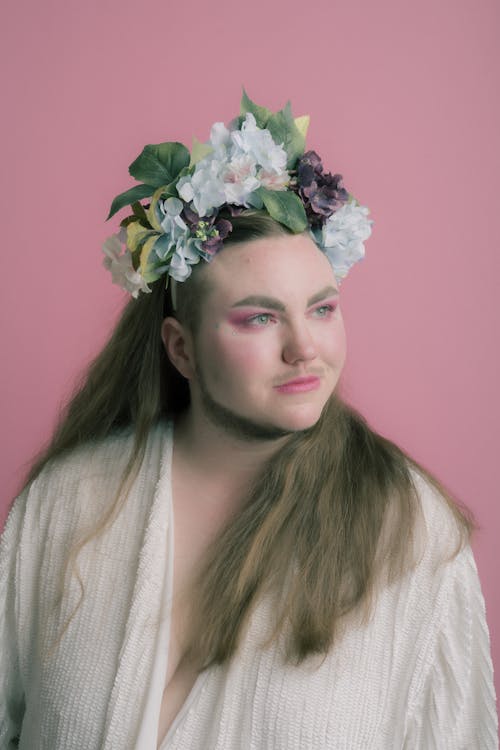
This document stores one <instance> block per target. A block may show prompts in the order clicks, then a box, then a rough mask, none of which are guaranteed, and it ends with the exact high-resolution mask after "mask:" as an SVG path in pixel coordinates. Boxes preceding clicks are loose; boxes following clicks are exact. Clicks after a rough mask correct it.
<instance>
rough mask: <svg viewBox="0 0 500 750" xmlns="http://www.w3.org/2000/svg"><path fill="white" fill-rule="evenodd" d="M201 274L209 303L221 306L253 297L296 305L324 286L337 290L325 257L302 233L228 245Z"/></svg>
mask: <svg viewBox="0 0 500 750" xmlns="http://www.w3.org/2000/svg"><path fill="white" fill-rule="evenodd" d="M204 275H205V276H206V279H207V281H208V282H209V284H208V288H209V290H210V292H209V295H208V297H209V300H210V301H212V303H213V302H214V301H218V302H219V303H220V304H224V305H226V304H234V303H235V302H236V301H238V300H239V299H241V298H244V297H246V296H250V295H255V294H261V295H266V296H271V297H276V298H277V299H280V300H283V301H284V302H286V301H287V300H290V302H293V301H297V302H300V301H301V300H303V299H306V298H308V297H310V296H311V295H313V294H314V293H317V292H318V291H319V290H320V289H322V288H323V287H325V286H327V285H328V286H330V285H331V286H333V287H335V288H337V283H336V281H335V276H334V273H333V269H332V267H331V265H330V263H329V262H328V259H327V257H326V255H325V254H324V253H323V252H322V251H321V250H319V248H318V247H317V246H316V245H315V243H314V242H313V241H312V239H311V238H310V237H308V236H306V235H302V234H301V235H282V236H279V237H265V238H261V239H258V240H252V241H250V242H244V243H241V244H237V245H232V246H231V245H229V246H228V247H227V248H225V249H223V250H222V251H221V252H220V253H218V254H217V255H216V256H215V258H214V259H213V260H212V262H211V263H209V264H208V266H207V267H206V269H205V274H204ZM207 301H208V300H207Z"/></svg>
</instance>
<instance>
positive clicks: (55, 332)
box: [0, 0, 500, 690]
mask: <svg viewBox="0 0 500 750" xmlns="http://www.w3.org/2000/svg"><path fill="white" fill-rule="evenodd" d="M198 6H199V7H198V8H195V7H193V4H192V3H182V2H181V3H178V4H174V2H172V0H170V2H169V0H164V1H163V2H159V0H142V2H137V1H136V0H134V2H131V1H130V0H86V2H76V1H75V0H45V2H36V1H35V0H28V1H26V0H19V2H17V3H15V4H14V3H11V4H10V5H9V8H8V10H7V11H4V20H3V32H4V39H3V41H2V45H1V50H2V52H1V53H2V54H3V55H4V56H5V60H4V64H3V65H2V66H1V67H2V70H3V73H2V75H3V76H5V80H4V81H2V92H3V96H2V99H3V101H2V105H3V117H2V126H1V127H2V129H3V130H4V133H3V138H2V142H3V144H4V145H5V146H6V148H5V150H4V154H3V159H2V173H3V175H4V178H5V180H4V182H5V193H4V195H3V196H2V202H1V206H2V210H3V216H4V218H3V220H2V221H3V230H2V233H3V237H4V240H3V252H4V263H3V273H4V279H5V283H3V287H2V294H1V297H0V304H1V305H2V308H4V309H3V314H2V320H3V325H4V331H3V335H2V340H3V357H2V359H3V366H2V388H1V393H2V397H3V399H4V403H3V404H2V424H3V431H4V434H3V436H2V445H3V449H2V468H1V471H2V479H3V481H2V483H1V486H2V497H1V503H2V514H1V515H2V516H3V515H4V514H5V509H6V506H7V503H8V501H9V499H10V498H11V496H12V495H13V493H14V492H15V490H16V487H17V486H18V483H19V481H20V479H21V477H22V474H23V470H24V467H25V464H26V462H27V461H28V460H29V458H30V457H31V456H32V454H33V453H34V451H36V450H37V448H38V447H39V446H40V444H41V442H42V441H43V440H44V439H46V438H47V436H48V435H49V432H50V429H51V427H52V425H53V423H54V420H55V417H56V415H57V412H58V408H59V404H60V402H61V397H62V396H63V395H64V394H68V392H69V391H70V389H71V387H72V384H73V383H74V381H75V377H76V375H77V373H79V372H80V370H81V369H82V367H84V366H85V365H86V364H87V363H88V361H89V359H90V358H91V357H92V355H93V354H94V353H95V352H96V351H97V349H98V348H99V347H100V345H101V344H102V343H103V341H104V339H105V337H106V335H107V333H108V331H109V330H110V328H111V326H112V324H113V321H114V320H115V318H116V316H117V313H118V311H119V309H120V306H121V304H122V296H121V293H120V291H119V290H117V288H116V287H112V286H111V284H110V281H109V279H108V275H107V273H106V272H105V271H104V270H103V269H102V267H101V254H100V245H101V242H102V240H103V238H105V237H106V236H107V235H108V234H110V233H111V232H112V231H114V226H109V225H104V219H105V216H106V213H107V210H108V206H109V202H110V199H111V198H112V197H113V196H114V195H116V194H117V193H118V192H120V191H121V190H123V189H125V188H126V187H127V185H128V183H127V171H126V170H127V166H128V164H129V163H130V162H131V161H132V160H133V158H134V157H135V156H136V155H137V154H138V153H139V151H140V150H141V148H142V146H143V145H144V144H145V143H147V142H149V143H155V142H159V141H162V140H182V141H184V142H186V143H188V144H189V143H190V140H191V137H192V135H196V136H197V137H198V138H200V139H201V140H203V139H204V138H205V137H206V136H207V135H208V129H209V126H210V125H211V124H212V123H213V122H214V121H215V120H225V121H228V120H229V119H230V118H231V117H232V116H233V115H234V114H235V112H236V109H237V107H238V104H239V98H240V92H241V85H242V84H244V85H245V86H246V88H247V90H248V92H249V94H250V96H251V97H252V98H253V99H255V100H256V101H257V102H258V103H263V104H264V103H265V104H266V105H268V106H269V107H271V108H278V107H280V106H281V105H283V104H284V102H285V99H286V98H288V97H290V98H291V99H292V104H293V106H294V112H295V114H297V115H300V114H304V113H310V114H311V116H312V123H311V128H310V132H309V138H308V143H309V145H310V146H314V147H315V148H316V149H317V150H318V152H319V153H320V154H321V155H322V156H323V158H324V161H325V164H326V165H327V166H329V167H330V169H332V170H333V171H339V172H341V173H343V174H344V178H345V181H346V185H347V187H348V189H350V190H352V192H353V193H354V194H355V195H357V196H358V197H359V198H360V199H361V200H362V201H363V202H364V203H366V205H368V206H370V208H371V209H372V215H373V217H374V218H375V220H376V226H375V231H374V235H373V237H372V238H371V239H370V240H369V242H368V243H367V251H368V257H367V259H366V261H365V262H364V263H363V264H361V265H360V266H358V267H357V268H356V269H355V270H353V272H352V274H351V277H350V278H349V280H348V281H346V282H345V284H344V287H343V292H344V314H345V317H346V320H347V326H348V334H349V343H350V359H349V364H348V367H347V372H346V377H345V389H344V390H345V393H346V394H347V395H348V397H349V398H350V400H351V401H352V402H353V403H354V404H355V405H357V406H358V407H359V408H361V410H362V411H363V412H364V413H365V414H366V415H367V417H368V418H369V420H370V422H371V423H372V424H373V425H374V426H375V427H376V428H378V429H379V430H380V431H381V432H382V433H384V434H386V435H388V436H390V437H391V438H392V439H394V440H396V441H397V442H399V443H400V444H401V445H402V446H403V447H404V448H406V449H407V450H408V451H410V452H411V453H412V454H413V455H414V456H415V457H416V458H417V459H419V460H420V461H421V462H423V463H424V464H425V465H426V466H427V467H428V468H429V469H431V470H432V471H434V472H435V473H436V474H437V475H438V476H439V477H440V478H441V479H442V480H443V481H444V483H445V484H447V485H448V487H449V488H450V489H451V490H452V491H453V492H455V493H456V494H457V495H458V496H459V497H460V498H461V499H463V500H464V501H465V502H467V503H468V504H469V505H470V507H471V508H472V509H473V510H474V512H475V514H476V516H477V519H478V521H479V524H480V525H481V527H482V528H481V531H480V532H479V534H478V535H477V537H476V539H475V542H474V549H475V553H476V558H477V562H478V567H479V570H480V574H481V579H482V583H483V589H484V593H485V597H486V602H487V611H488V619H489V624H490V630H491V636H492V642H493V652H494V659H495V661H496V664H497V669H498V671H499V673H500V594H499V589H498V585H497V580H498V551H497V548H498V534H499V530H500V528H499V515H500V510H499V500H500V493H499V490H498V458H497V451H498V424H499V417H500V414H499V399H498V397H497V390H498V383H499V382H500V372H499V369H500V368H499V359H500V357H499V352H498V348H499V347H498V335H496V336H495V333H497V334H498V327H497V326H498V300H497V296H498V292H497V287H498V279H499V273H500V264H499V247H498V239H497V238H498V232H497V223H498V205H497V203H498V174H499V172H500V151H499V148H498V135H499V133H500V109H499V105H498V91H499V90H500V81H499V58H500V47H499V46H498V28H499V20H500V9H499V6H498V3H497V2H496V1H495V0H439V2H436V0H421V1H420V2H419V3H414V2H401V0H379V1H378V2H369V0H367V1H366V2H360V0H350V2H342V3H340V2H337V1H336V0H319V1H318V2H316V3H313V4H310V3H303V2H300V3H299V2H296V1H295V0H274V1H273V2H267V1H264V0H253V1H252V2H247V3H244V4H240V5H237V4H235V3H234V2H230V1H229V0H219V1H218V2H217V1H216V2H215V3H201V2H200V3H199V4H198ZM6 16H7V18H6ZM498 685H499V683H497V690H498Z"/></svg>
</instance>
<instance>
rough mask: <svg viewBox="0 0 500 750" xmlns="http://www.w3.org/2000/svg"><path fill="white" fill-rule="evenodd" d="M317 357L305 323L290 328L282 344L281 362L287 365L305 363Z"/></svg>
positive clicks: (314, 345)
mask: <svg viewBox="0 0 500 750" xmlns="http://www.w3.org/2000/svg"><path fill="white" fill-rule="evenodd" d="M317 356H318V351H317V346H316V344H315V342H314V339H313V338H312V336H311V333H310V331H309V329H308V327H307V325H306V324H305V323H303V324H297V325H294V326H293V327H290V328H289V330H288V333H287V337H286V340H285V342H284V344H283V353H282V357H283V360H284V361H285V362H286V363H287V364H294V363H295V362H306V361H309V360H311V359H315V358H316V357H317Z"/></svg>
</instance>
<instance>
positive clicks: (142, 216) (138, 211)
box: [132, 201, 148, 224]
mask: <svg viewBox="0 0 500 750" xmlns="http://www.w3.org/2000/svg"><path fill="white" fill-rule="evenodd" d="M132 211H133V212H134V216H137V218H138V219H139V221H141V222H142V223H143V224H144V222H147V220H148V217H147V216H146V211H145V210H144V206H143V205H142V203H139V201H136V202H135V203H132Z"/></svg>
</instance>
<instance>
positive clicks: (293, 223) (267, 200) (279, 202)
mask: <svg viewBox="0 0 500 750" xmlns="http://www.w3.org/2000/svg"><path fill="white" fill-rule="evenodd" d="M258 193H259V195H260V196H261V198H262V202H263V203H264V206H265V207H266V210H267V212H268V214H269V215H270V216H272V217H273V219H276V221H279V222H280V224H284V226H285V227H288V228H289V229H291V230H292V232H295V234H298V233H299V232H303V231H304V230H305V229H306V228H307V216H306V212H305V209H304V206H303V205H302V202H301V200H300V198H299V197H298V196H297V195H295V193H292V192H291V191H290V190H267V189H266V188H259V190H258Z"/></svg>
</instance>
